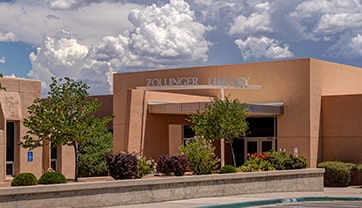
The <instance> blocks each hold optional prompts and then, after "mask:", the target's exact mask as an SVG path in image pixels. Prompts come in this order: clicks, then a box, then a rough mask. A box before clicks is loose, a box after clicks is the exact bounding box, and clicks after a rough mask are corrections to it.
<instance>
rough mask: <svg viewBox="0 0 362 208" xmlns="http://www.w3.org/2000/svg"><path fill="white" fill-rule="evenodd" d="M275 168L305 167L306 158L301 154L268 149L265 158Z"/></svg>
mask: <svg viewBox="0 0 362 208" xmlns="http://www.w3.org/2000/svg"><path fill="white" fill-rule="evenodd" d="M266 159H267V160H268V161H269V162H270V164H272V166H273V167H274V168H275V169H276V170H290V169H301V168H306V167H307V160H306V159H305V158H304V157H303V156H295V155H293V154H287V153H286V152H285V151H277V152H276V151H270V152H268V153H267V158H266Z"/></svg>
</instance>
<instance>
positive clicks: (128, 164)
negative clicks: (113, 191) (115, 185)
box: [106, 153, 138, 180]
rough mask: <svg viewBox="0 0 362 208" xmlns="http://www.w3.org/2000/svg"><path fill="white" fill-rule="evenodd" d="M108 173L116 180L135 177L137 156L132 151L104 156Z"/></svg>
mask: <svg viewBox="0 0 362 208" xmlns="http://www.w3.org/2000/svg"><path fill="white" fill-rule="evenodd" d="M106 162H107V167H108V170H109V174H110V175H111V176H112V177H113V178H114V179H116V180H120V179H131V178H136V177H137V162H138V161H137V156H136V155H135V154H132V153H116V154H108V155H107V156H106Z"/></svg>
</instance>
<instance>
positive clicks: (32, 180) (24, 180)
mask: <svg viewBox="0 0 362 208" xmlns="http://www.w3.org/2000/svg"><path fill="white" fill-rule="evenodd" d="M37 184H38V180H37V179H36V177H35V175H34V174H32V173H20V174H19V175H16V176H15V177H14V179H13V180H12V181H11V186H33V185H37Z"/></svg>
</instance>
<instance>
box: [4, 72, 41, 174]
mask: <svg viewBox="0 0 362 208" xmlns="http://www.w3.org/2000/svg"><path fill="white" fill-rule="evenodd" d="M0 83H1V86H2V87H3V88H5V89H1V91H0V101H1V116H0V148H1V151H0V152H1V154H0V163H1V165H0V181H5V180H6V121H14V122H15V125H16V128H17V132H16V139H17V141H16V142H19V141H20V138H21V137H23V136H24V135H25V134H26V131H27V130H26V129H25V127H24V126H23V125H22V120H23V118H24V117H26V116H28V111H27V108H28V106H29V105H31V103H32V102H33V100H34V99H35V98H38V97H40V89H41V86H40V82H39V81H34V80H25V79H15V78H0ZM27 152H28V150H27V149H24V148H20V147H19V146H17V147H16V150H15V155H16V156H15V167H16V168H15V173H16V174H18V173H21V172H32V173H34V174H35V175H36V176H40V175H41V174H42V173H43V170H42V159H43V154H42V150H41V148H38V149H36V150H34V151H33V154H34V159H33V161H32V162H28V161H27Z"/></svg>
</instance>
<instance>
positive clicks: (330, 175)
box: [318, 161, 356, 187]
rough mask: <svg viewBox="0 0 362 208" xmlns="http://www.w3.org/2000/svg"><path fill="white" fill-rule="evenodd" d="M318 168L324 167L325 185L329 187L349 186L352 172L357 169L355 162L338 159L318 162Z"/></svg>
mask: <svg viewBox="0 0 362 208" xmlns="http://www.w3.org/2000/svg"><path fill="white" fill-rule="evenodd" d="M318 168H324V169H325V171H326V172H325V173H324V185H325V186H329V187H344V186H348V185H349V182H350V181H351V177H352V174H353V173H354V171H355V170H356V165H355V164H353V163H345V162H338V161H326V162H322V163H319V164H318Z"/></svg>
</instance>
